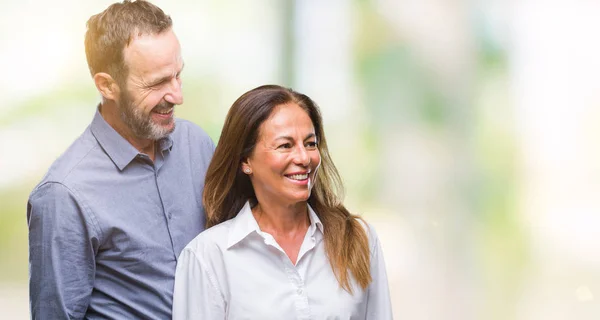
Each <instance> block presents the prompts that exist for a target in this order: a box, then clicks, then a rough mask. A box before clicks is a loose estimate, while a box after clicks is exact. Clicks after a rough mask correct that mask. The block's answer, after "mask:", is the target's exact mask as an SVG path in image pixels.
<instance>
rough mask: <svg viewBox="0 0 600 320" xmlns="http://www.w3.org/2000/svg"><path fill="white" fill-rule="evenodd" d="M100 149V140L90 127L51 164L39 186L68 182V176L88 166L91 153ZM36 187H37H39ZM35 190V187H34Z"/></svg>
mask: <svg viewBox="0 0 600 320" xmlns="http://www.w3.org/2000/svg"><path fill="white" fill-rule="evenodd" d="M97 151H100V148H99V145H98V142H97V141H96V139H95V138H94V136H93V135H92V134H91V132H90V129H89V127H88V128H87V129H86V130H85V131H84V132H83V134H81V135H80V136H79V137H78V138H77V139H75V141H73V143H71V145H70V146H69V147H68V148H67V149H66V150H65V151H64V152H63V153H62V154H61V155H60V156H59V157H58V158H57V159H56V160H54V162H53V163H52V165H50V168H49V169H48V171H47V172H46V174H45V175H44V177H43V178H42V180H41V181H40V183H39V184H38V186H37V187H39V186H41V185H43V184H45V183H54V182H55V183H60V184H68V178H69V177H72V176H73V174H74V173H75V174H76V173H77V172H78V171H79V169H81V168H84V167H87V161H88V160H89V159H90V155H93V153H94V152H97ZM37 187H36V189H37ZM34 190H35V189H34Z"/></svg>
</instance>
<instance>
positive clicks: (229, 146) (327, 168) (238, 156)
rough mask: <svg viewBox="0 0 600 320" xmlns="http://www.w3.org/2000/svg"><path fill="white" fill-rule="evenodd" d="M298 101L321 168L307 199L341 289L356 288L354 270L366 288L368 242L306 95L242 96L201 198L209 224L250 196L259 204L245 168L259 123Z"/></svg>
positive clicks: (275, 90)
mask: <svg viewBox="0 0 600 320" xmlns="http://www.w3.org/2000/svg"><path fill="white" fill-rule="evenodd" d="M287 103H294V104H297V105H298V106H300V107H301V108H302V109H304V110H305V111H306V112H307V113H308V115H309V117H310V119H311V120H312V123H313V126H314V128H315V133H316V136H317V141H318V149H319V152H320V154H321V168H320V170H319V171H318V172H317V176H316V178H315V180H316V181H315V184H314V187H313V189H312V192H311V195H310V198H309V199H308V203H309V204H310V205H311V207H312V208H313V210H314V211H315V212H316V214H317V215H318V216H319V219H321V222H322V223H323V230H324V239H325V251H326V253H327V256H328V258H329V262H330V264H331V267H332V269H333V271H334V273H335V275H336V277H337V280H338V282H339V284H340V286H341V287H342V288H344V289H345V290H346V291H348V292H350V293H352V286H351V282H350V279H351V277H350V275H352V276H353V277H354V279H355V280H356V282H357V283H358V285H359V286H360V287H362V288H363V289H365V288H366V287H367V286H368V285H369V283H370V282H371V273H370V268H369V266H370V264H369V262H370V260H369V256H370V253H369V241H368V237H367V234H366V231H365V229H364V228H363V227H362V226H361V225H360V222H359V221H358V219H360V218H359V217H358V216H355V215H352V214H351V213H350V212H349V211H348V210H347V209H346V208H345V207H344V205H343V204H342V198H343V191H344V190H343V185H342V180H341V178H340V176H339V173H338V171H337V169H336V168H335V166H334V164H333V161H332V160H331V157H330V156H329V151H328V149H327V141H326V139H325V133H324V132H323V121H322V118H321V112H320V111H319V108H318V107H317V105H316V104H315V103H314V102H313V101H312V100H311V99H310V98H309V97H307V96H306V95H303V94H301V93H298V92H295V91H293V90H291V89H286V88H283V87H280V86H276V85H265V86H261V87H258V88H255V89H253V90H250V91H248V92H246V93H244V94H243V95H242V96H241V97H240V98H238V99H237V100H236V101H235V102H234V103H233V105H232V106H231V109H230V110H229V113H228V114H227V118H226V119H225V124H224V126H223V130H222V131H221V137H220V139H219V143H218V144H217V148H216V150H215V154H214V156H213V158H212V161H211V163H210V165H209V167H208V171H207V173H206V181H205V185H204V194H203V201H204V207H205V209H206V214H207V222H206V227H207V228H209V227H212V226H214V225H216V224H219V223H221V222H224V221H227V220H229V219H231V218H233V217H235V216H236V215H237V213H238V212H239V211H240V210H241V209H242V207H243V206H244V204H245V203H246V201H250V204H251V205H252V206H254V205H256V202H257V200H256V196H255V195H254V189H253V188H252V184H251V183H250V179H249V178H248V176H247V175H246V174H244V173H243V172H242V170H241V163H242V161H243V160H245V159H247V158H248V157H249V156H250V154H251V153H252V151H253V150H254V146H255V145H256V142H257V139H258V137H259V129H260V125H261V124H262V123H263V122H264V121H265V120H266V119H267V118H268V117H269V116H270V115H271V113H272V111H273V109H275V107H277V106H279V105H282V104H287Z"/></svg>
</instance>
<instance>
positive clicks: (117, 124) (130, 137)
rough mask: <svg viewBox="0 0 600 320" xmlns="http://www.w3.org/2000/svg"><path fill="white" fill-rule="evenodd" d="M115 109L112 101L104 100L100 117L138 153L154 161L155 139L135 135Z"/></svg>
mask: <svg viewBox="0 0 600 320" xmlns="http://www.w3.org/2000/svg"><path fill="white" fill-rule="evenodd" d="M117 109H118V108H117V106H116V104H115V103H114V102H112V101H110V102H106V101H104V102H103V103H102V104H101V105H100V115H102V118H104V120H105V121H106V122H107V123H108V124H109V125H110V126H111V127H112V128H113V129H115V131H116V132H117V133H118V134H120V135H121V136H122V137H123V138H125V140H127V142H129V143H130V144H131V145H132V146H133V147H134V148H136V149H137V150H138V151H139V152H140V153H143V154H146V155H147V156H148V157H150V159H151V160H152V161H154V158H155V155H156V147H155V145H156V144H155V143H154V142H155V141H154V140H151V139H142V138H138V137H136V136H135V135H134V134H133V132H132V131H131V129H129V128H128V127H127V125H125V123H123V121H122V120H121V117H120V115H119V111H118V110H117Z"/></svg>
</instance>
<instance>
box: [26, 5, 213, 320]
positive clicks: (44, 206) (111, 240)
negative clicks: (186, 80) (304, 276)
mask: <svg viewBox="0 0 600 320" xmlns="http://www.w3.org/2000/svg"><path fill="white" fill-rule="evenodd" d="M171 25H172V22H171V18H170V17H169V16H168V15H165V13H164V12H163V11H162V10H161V9H160V8H158V7H156V6H154V5H152V4H150V3H148V2H146V1H141V0H138V1H135V2H131V1H128V0H125V1H124V2H123V3H115V4H113V5H111V6H110V7H108V8H107V9H106V10H105V11H103V12H102V13H100V14H97V15H95V16H92V17H91V18H90V19H89V21H88V23H87V27H88V30H87V32H86V35H85V47H86V56H87V60H88V65H89V69H90V71H91V74H92V77H93V79H94V83H95V85H96V88H97V89H98V91H99V92H100V94H101V95H102V101H101V103H100V105H99V106H98V109H97V111H96V114H95V116H94V118H93V120H92V123H91V124H90V125H89V127H88V128H87V129H86V130H85V131H84V133H83V134H82V135H81V136H80V137H79V138H78V139H77V140H76V141H75V142H74V143H73V144H72V145H71V146H70V147H69V148H68V149H67V151H66V152H65V153H64V154H63V155H62V156H61V157H60V158H59V159H57V160H56V162H55V163H54V164H53V165H52V166H51V167H50V169H49V171H48V173H47V174H46V176H45V177H44V178H43V180H42V182H41V183H40V184H39V185H38V186H37V187H36V188H35V189H34V190H33V192H32V193H31V195H30V198H29V202H28V206H27V221H28V225H29V264H30V307H31V313H32V318H34V319H67V318H69V319H71V318H76V319H81V318H86V319H170V318H171V307H172V296H173V283H174V273H175V265H176V263H177V258H178V256H179V253H180V252H181V250H182V249H183V248H184V246H185V245H186V244H187V243H188V242H189V241H190V240H192V239H193V238H194V237H195V236H196V235H197V234H198V233H200V232H201V231H202V229H203V225H204V222H205V217H204V209H203V207H202V201H201V198H202V191H203V187H204V175H205V171H206V168H207V166H208V164H209V161H210V158H211V156H212V153H213V150H214V144H213V142H212V140H211V139H210V138H209V137H208V136H207V135H206V133H205V132H204V131H202V129H200V128H199V127H197V126H196V125H194V124H192V123H190V122H188V121H183V120H179V119H177V120H175V118H174V116H173V112H174V107H175V106H176V105H179V104H181V103H182V102H183V97H182V93H181V79H180V74H181V70H182V68H183V60H182V58H181V52H180V45H179V41H178V40H177V37H176V36H175V34H174V33H173V30H172V28H171Z"/></svg>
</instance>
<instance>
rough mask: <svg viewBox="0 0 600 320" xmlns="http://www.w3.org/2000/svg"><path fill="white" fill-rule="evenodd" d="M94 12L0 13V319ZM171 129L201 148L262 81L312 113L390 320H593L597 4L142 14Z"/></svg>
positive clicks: (317, 5) (207, 2)
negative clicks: (158, 23)
mask: <svg viewBox="0 0 600 320" xmlns="http://www.w3.org/2000/svg"><path fill="white" fill-rule="evenodd" d="M111 2H112V1H104V0H102V1H76V0H57V1H51V2H45V1H16V0H0V7H1V8H2V9H0V70H1V71H2V75H1V76H0V97H1V101H2V103H0V250H1V251H0V252H1V253H0V310H1V311H0V312H1V313H2V315H3V316H2V318H4V319H25V318H28V296H27V290H28V289H27V277H28V274H27V272H28V265H27V255H28V253H27V225H26V218H25V217H26V212H25V209H26V202H27V197H28V193H29V192H30V191H31V190H32V189H33V187H34V186H35V184H36V183H37V182H38V181H39V180H40V179H41V178H42V176H43V174H44V173H45V171H46V170H47V168H48V166H49V165H50V164H51V163H52V161H53V160H54V159H56V157H58V156H59V155H60V154H61V153H62V152H63V151H64V150H65V149H66V147H67V146H68V145H69V144H70V143H71V142H72V141H73V140H74V139H75V138H76V137H77V136H79V135H80V134H81V132H82V131H83V130H84V129H85V127H86V126H87V125H88V124H89V122H90V121H91V120H92V117H93V114H94V111H95V105H96V103H97V102H98V101H99V95H98V94H97V93H96V90H95V88H94V86H93V84H92V80H91V78H90V76H89V74H88V70H87V65H86V62H85V55H84V48H83V37H84V33H85V22H86V21H87V19H88V17H89V16H91V15H92V14H95V13H98V12H100V11H102V10H104V8H105V7H107V6H108V5H109V4H110V3H111ZM155 3H156V4H157V5H159V6H160V7H161V8H163V9H164V10H165V12H167V13H168V14H170V15H171V16H172V17H173V20H174V27H175V31H176V33H177V34H178V36H179V38H180V41H181V44H182V48H183V55H184V59H185V62H186V68H185V71H184V73H183V82H184V97H185V103H184V105H183V106H181V107H179V108H178V110H177V112H178V116H179V117H182V118H187V119H190V120H192V121H193V122H195V123H197V124H199V125H200V126H202V127H203V128H205V129H206V130H207V131H208V132H209V134H210V135H211V136H212V137H213V139H214V140H215V142H216V141H217V140H218V136H219V134H220V128H221V125H222V123H223V120H224V117H225V114H226V112H227V110H228V108H229V106H230V105H231V103H232V102H233V101H234V100H235V99H236V98H237V97H238V96H240V95H241V94H242V93H243V92H245V91H247V90H249V89H251V88H254V87H256V86H258V85H261V84H266V83H278V84H283V85H287V86H291V87H293V88H294V89H296V90H298V91H300V92H303V93H306V94H307V95H309V96H311V97H312V98H313V99H314V100H315V101H317V103H319V104H320V106H321V108H322V112H323V115H324V119H325V128H326V132H327V135H328V139H329V140H330V141H329V144H330V146H331V149H332V150H331V151H332V154H333V158H334V161H336V164H337V166H338V168H339V169H340V171H341V174H342V176H343V178H344V179H345V183H346V187H347V195H346V203H347V205H348V207H349V208H350V209H351V211H354V212H358V213H361V214H362V215H363V216H364V217H366V219H367V220H368V221H370V222H371V223H372V224H373V225H375V227H376V228H377V231H378V233H379V236H380V238H381V242H382V245H383V249H384V253H385V258H386V263H387V270H388V276H389V282H390V290H391V294H392V303H393V308H394V314H395V318H397V319H418V320H420V319H457V320H458V319H461V320H462V319H468V320H469V319H492V320H504V319H518V320H525V319H530V320H538V319H544V320H555V319H600V58H599V57H600V41H599V40H598V30H600V19H599V18H598V17H600V2H598V1H592V0H570V1H567V0H552V1H548V0H546V1H541V0H520V1H504V0H472V1H466V0H463V1H461V0H456V1H443V0H418V1H415V0H325V1H316V0H297V1H291V0H252V1H250V0H236V1H230V0H201V1H191V0H181V1H167V0H163V1H155Z"/></svg>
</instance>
